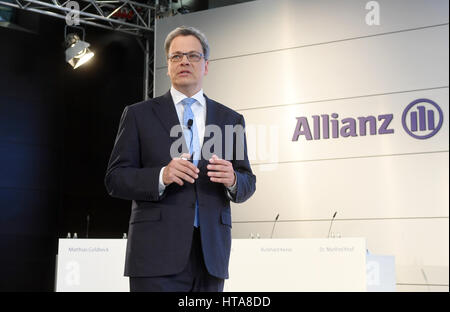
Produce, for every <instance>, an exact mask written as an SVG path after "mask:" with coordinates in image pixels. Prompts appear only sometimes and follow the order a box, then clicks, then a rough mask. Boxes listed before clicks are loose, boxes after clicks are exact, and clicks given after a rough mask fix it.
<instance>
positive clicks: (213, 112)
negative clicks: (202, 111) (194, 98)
mask: <svg viewBox="0 0 450 312" xmlns="http://www.w3.org/2000/svg"><path fill="white" fill-rule="evenodd" d="M203 95H204V96H205V99H206V120H205V135H206V133H207V131H206V129H208V128H207V127H208V126H209V125H216V126H219V127H220V123H219V121H220V120H219V117H220V116H219V115H220V114H219V112H218V108H217V105H216V103H215V102H214V101H213V100H211V99H210V98H208V97H207V96H206V94H203ZM209 139H210V137H206V136H204V137H203V144H205V142H206V141H207V140H209ZM202 156H203V155H202ZM208 163H209V159H204V158H203V157H202V159H201V160H200V161H199V164H198V167H199V168H201V167H206V165H207V164H208Z"/></svg>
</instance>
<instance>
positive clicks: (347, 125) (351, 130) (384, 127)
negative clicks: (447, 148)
mask: <svg viewBox="0 0 450 312" xmlns="http://www.w3.org/2000/svg"><path fill="white" fill-rule="evenodd" d="M296 118H297V124H296V126H295V130H294V135H293V136H292V141H293V142H295V141H298V139H299V137H300V136H304V137H305V139H306V140H308V141H309V140H321V139H330V138H332V139H337V138H340V137H342V138H348V137H358V136H367V135H384V134H393V133H394V132H395V129H393V128H392V125H391V122H392V120H393V119H394V114H381V115H378V116H371V115H369V116H360V117H356V118H353V117H346V118H343V119H340V118H339V115H338V114H337V113H332V114H331V115H328V114H321V115H313V116H311V118H310V119H309V118H307V117H304V116H302V117H296ZM443 121H444V114H443V112H442V109H441V108H440V107H439V105H438V104H437V103H436V102H434V101H432V100H429V99H423V98H422V99H417V100H415V101H413V102H411V103H410V104H409V105H408V106H407V107H406V108H405V109H404V111H403V114H402V126H403V130H404V131H405V132H406V133H407V134H408V135H410V136H411V137H413V138H415V139H420V140H423V139H428V138H431V137H432V136H434V135H435V134H436V133H438V132H439V130H440V129H441V127H442V124H443Z"/></svg>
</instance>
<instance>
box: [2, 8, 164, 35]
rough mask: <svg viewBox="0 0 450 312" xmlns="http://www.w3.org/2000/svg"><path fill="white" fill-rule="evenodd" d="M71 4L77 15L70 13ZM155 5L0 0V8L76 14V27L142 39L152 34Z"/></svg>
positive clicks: (50, 13) (56, 15) (61, 16)
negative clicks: (86, 26) (82, 25)
mask: <svg viewBox="0 0 450 312" xmlns="http://www.w3.org/2000/svg"><path fill="white" fill-rule="evenodd" d="M73 2H75V3H76V5H77V6H78V7H79V11H74V7H73V6H72V5H71V4H73ZM158 2H159V1H156V3H157V4H156V5H152V4H154V1H148V3H147V4H144V3H138V2H135V1H129V0H65V1H64V2H63V1H61V2H59V1H58V0H12V1H10V2H6V0H0V5H4V6H8V7H13V8H17V9H22V10H27V11H32V12H35V13H40V14H44V15H49V16H53V17H57V18H62V19H66V17H67V16H68V15H69V14H72V15H73V14H77V20H78V21H79V23H80V24H86V25H90V26H95V27H100V28H104V29H109V30H114V31H120V32H123V33H127V34H130V35H135V36H138V37H146V34H147V33H148V32H153V30H154V22H155V17H156V12H157V9H158V8H157V7H158V6H159V4H158ZM76 9H78V8H76Z"/></svg>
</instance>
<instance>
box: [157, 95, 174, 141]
mask: <svg viewBox="0 0 450 312" xmlns="http://www.w3.org/2000/svg"><path fill="white" fill-rule="evenodd" d="M154 100H155V102H156V105H155V106H154V107H153V112H154V113H155V115H156V116H157V117H158V119H159V121H160V122H161V123H162V125H163V127H164V129H166V131H167V133H168V134H169V135H170V130H171V129H172V127H173V126H175V125H179V124H180V121H179V120H178V115H177V111H176V109H175V105H174V103H173V100H172V96H171V95H170V91H168V92H167V93H166V94H164V95H163V96H161V97H158V98H155V99H154ZM175 139H176V138H173V140H175Z"/></svg>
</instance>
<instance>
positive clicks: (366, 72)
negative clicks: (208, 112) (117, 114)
mask: <svg viewBox="0 0 450 312" xmlns="http://www.w3.org/2000/svg"><path fill="white" fill-rule="evenodd" d="M180 25H189V26H194V27H198V28H199V29H201V30H202V31H203V32H204V33H205V34H206V36H207V37H208V39H209V42H210V45H211V48H212V50H211V59H210V64H209V74H208V76H207V78H206V80H205V83H204V91H205V93H206V94H207V95H208V96H209V97H211V98H213V99H215V100H217V101H219V102H221V103H223V104H225V105H227V106H229V107H232V108H233V109H235V110H237V111H238V112H240V113H241V114H243V115H244V117H245V119H246V123H247V132H248V143H249V154H250V157H251V162H252V168H253V170H254V171H255V174H256V176H257V191H256V193H255V195H254V196H253V198H251V199H250V200H249V201H248V202H246V203H244V204H241V205H233V206H232V210H233V237H234V238H247V237H249V236H250V235H251V234H252V233H253V234H254V235H256V234H257V233H258V234H259V235H260V236H261V237H269V236H270V235H271V231H272V226H273V220H274V218H275V216H276V215H277V214H278V213H279V214H280V218H279V221H278V224H277V225H276V229H275V231H274V234H273V236H274V237H276V238H289V237H299V238H310V237H326V236H327V233H328V228H329V225H330V219H331V216H332V215H333V213H334V212H335V211H337V212H338V214H337V217H336V220H335V223H334V225H333V230H332V231H333V232H334V233H336V234H337V235H340V236H345V237H352V236H357V237H366V239H367V247H368V249H369V252H372V253H374V254H388V255H394V256H395V258H396V275H397V290H399V291H427V290H433V291H434V290H436V291H442V290H443V291H448V289H449V288H448V276H449V270H448V266H449V248H448V246H449V238H448V237H449V208H448V207H449V192H448V187H449V185H448V184H449V183H448V178H449V175H448V172H449V170H448V169H449V167H448V163H449V158H448V156H449V154H448V151H449V145H448V139H449V135H448V134H449V131H448V106H449V100H448V97H449V90H448V80H449V79H448V65H449V64H448V56H449V53H448V46H449V41H448V35H449V34H448V32H449V26H448V25H449V24H448V1H446V0H432V1H426V0H414V1H412V0H398V1H387V0H380V1H363V0H345V1H332V0H316V1H310V0H303V1H298V0H296V1H295V0H282V1H269V0H260V1H254V2H249V3H244V4H238V5H233V6H228V7H223V8H217V9H212V10H208V11H202V12H196V13H192V14H187V15H177V16H174V17H170V18H166V19H162V20H158V21H157V24H156V36H155V95H161V94H163V93H165V92H166V91H167V90H168V89H169V87H170V81H169V79H168V77H167V75H166V73H167V64H166V60H165V54H164V49H163V42H164V39H165V37H166V35H167V34H168V32H170V31H171V30H172V29H174V28H175V27H177V26H180ZM418 99H426V100H431V101H433V103H436V106H433V105H432V104H430V103H429V102H423V101H419V102H421V103H422V104H419V106H420V105H422V107H425V108H424V109H420V108H417V106H418V105H415V106H413V107H412V108H411V109H409V110H408V105H409V104H410V103H412V102H413V101H415V100H418ZM439 109H440V110H441V112H440V111H439ZM420 110H422V112H421V111H420ZM430 112H431V113H430ZM425 113H426V114H429V115H430V116H432V117H430V118H431V119H426V118H428V117H426V118H425V117H424V118H422V117H421V116H422V115H423V116H425V115H424V114H425ZM414 114H415V116H416V117H417V116H419V117H418V118H419V119H420V120H419V121H423V120H425V119H426V120H427V122H428V126H425V128H424V129H422V128H420V129H418V130H417V131H415V132H414V133H413V134H420V135H431V134H433V133H432V132H433V129H435V130H436V131H434V132H436V133H435V134H433V135H432V136H431V137H429V138H427V139H417V138H415V137H413V136H411V135H409V134H408V132H407V131H406V130H408V129H409V131H410V132H411V129H412V128H413V127H414V125H413V123H414V118H415V117H414ZM403 115H405V120H404V121H403V122H402V116H403ZM427 116H428V115H427ZM433 116H434V119H433ZM362 117H364V118H369V119H370V120H371V121H369V120H368V119H363V118H362ZM422 119H423V120H422ZM352 120H353V121H352ZM361 120H366V121H365V122H361ZM441 120H443V123H442V125H441V127H438V126H439V122H440V121H441ZM419 121H418V122H419ZM319 123H320V124H319ZM433 123H435V124H434V126H433ZM419 124H420V122H419ZM335 125H336V126H337V127H338V128H337V131H335V129H334V128H333V127H334V126H335ZM424 125H425V124H424ZM296 129H297V130H298V133H297V134H299V135H298V138H297V140H295V138H294V133H295V130H296ZM421 129H422V130H421ZM308 130H310V133H311V136H310V137H309V135H308V134H309V133H308ZM364 132H365V133H364ZM327 133H328V137H327ZM334 136H336V137H334Z"/></svg>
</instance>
